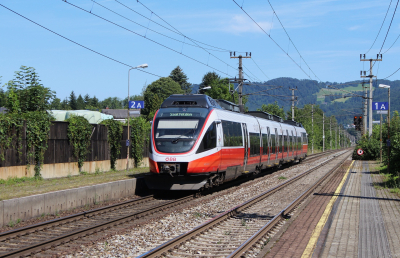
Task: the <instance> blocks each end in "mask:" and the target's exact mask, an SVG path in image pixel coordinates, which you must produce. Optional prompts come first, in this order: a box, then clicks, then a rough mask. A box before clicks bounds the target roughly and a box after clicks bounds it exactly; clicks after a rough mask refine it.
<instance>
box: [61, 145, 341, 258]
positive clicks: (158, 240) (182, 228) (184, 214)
mask: <svg viewBox="0 0 400 258" xmlns="http://www.w3.org/2000/svg"><path fill="white" fill-rule="evenodd" d="M341 153H344V152H341ZM336 155H337V154H336ZM331 157H332V156H328V157H325V158H322V159H319V160H316V161H314V162H312V163H309V164H298V165H296V166H293V167H290V168H288V169H285V170H281V171H278V172H276V173H274V174H271V175H268V176H266V177H262V178H258V179H255V180H252V181H249V182H247V183H244V184H242V185H241V186H238V187H233V188H230V189H227V190H224V191H221V192H217V193H214V194H211V195H208V196H204V197H201V198H198V199H197V200H196V204H197V206H194V207H192V208H187V209H183V210H180V211H174V212H172V213H171V214H169V215H167V216H165V217H164V218H163V219H160V220H158V221H155V222H152V223H148V224H144V225H139V226H136V227H134V228H133V229H132V230H131V231H128V232H126V233H124V234H122V235H114V236H113V237H111V238H110V239H108V240H107V241H105V242H98V243H97V244H96V245H94V246H91V247H83V248H82V251H81V252H79V253H76V254H74V255H71V256H68V257H136V256H138V255H140V254H143V253H145V252H147V251H149V250H151V249H152V248H154V247H156V246H158V245H160V244H162V243H164V242H166V241H168V240H170V239H172V238H174V237H176V236H178V235H180V234H183V233H185V232H187V231H189V230H191V229H193V228H194V227H196V226H198V225H200V224H202V223H203V222H205V221H207V220H208V219H210V218H211V217H213V216H215V215H217V214H219V213H222V212H224V211H226V210H228V209H230V208H232V207H235V206H237V205H238V204H240V203H242V202H245V201H247V200H249V199H251V198H253V197H255V196H257V195H259V194H261V193H262V192H264V191H266V190H268V189H270V188H272V187H274V186H276V185H278V184H280V183H282V182H283V181H284V180H286V179H290V178H292V177H294V176H296V175H298V174H300V173H302V172H304V171H305V170H307V169H308V168H310V167H314V166H316V165H318V164H320V163H322V162H324V161H325V160H326V159H328V158H331Z"/></svg>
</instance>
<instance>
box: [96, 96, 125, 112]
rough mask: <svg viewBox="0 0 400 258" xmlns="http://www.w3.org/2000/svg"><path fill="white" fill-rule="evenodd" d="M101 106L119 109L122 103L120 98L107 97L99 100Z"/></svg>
mask: <svg viewBox="0 0 400 258" xmlns="http://www.w3.org/2000/svg"><path fill="white" fill-rule="evenodd" d="M100 106H101V108H107V107H108V108H110V109H121V108H122V103H121V100H120V99H119V98H117V97H109V98H106V99H105V100H103V101H102V102H101V105H100Z"/></svg>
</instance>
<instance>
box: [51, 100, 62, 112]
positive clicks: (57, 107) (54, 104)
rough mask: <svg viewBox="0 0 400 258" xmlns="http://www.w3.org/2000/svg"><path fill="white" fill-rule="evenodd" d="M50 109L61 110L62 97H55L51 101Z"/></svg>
mask: <svg viewBox="0 0 400 258" xmlns="http://www.w3.org/2000/svg"><path fill="white" fill-rule="evenodd" d="M50 109H52V110H61V109H62V105H61V99H59V98H54V99H53V101H52V102H51V105H50Z"/></svg>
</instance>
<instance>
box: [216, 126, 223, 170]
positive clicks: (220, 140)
mask: <svg viewBox="0 0 400 258" xmlns="http://www.w3.org/2000/svg"><path fill="white" fill-rule="evenodd" d="M215 123H216V125H217V151H218V153H219V161H220V163H219V164H218V168H219V169H220V168H221V163H222V159H221V155H222V147H223V145H224V131H223V130H222V124H221V121H218V120H217V121H215Z"/></svg>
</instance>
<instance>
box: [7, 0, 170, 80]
mask: <svg viewBox="0 0 400 258" xmlns="http://www.w3.org/2000/svg"><path fill="white" fill-rule="evenodd" d="M0 6H2V7H3V8H5V9H7V10H9V11H11V12H13V13H15V14H16V15H18V16H20V17H22V18H24V19H25V20H28V21H30V22H32V23H33V24H36V25H37V26H39V27H41V28H43V29H45V30H47V31H49V32H51V33H53V34H55V35H57V36H59V37H61V38H63V39H66V40H68V41H69V42H72V43H74V44H76V45H78V46H80V47H83V48H84V49H86V50H89V51H91V52H93V53H96V54H98V55H100V56H102V57H105V58H107V59H109V60H112V61H114V62H117V63H119V64H122V65H125V66H127V67H133V66H132V65H129V64H126V63H124V62H121V61H118V60H117V59H114V58H112V57H109V56H107V55H104V54H102V53H100V52H98V51H96V50H93V49H91V48H88V47H86V46H84V45H82V44H80V43H78V42H76V41H74V40H72V39H69V38H67V37H65V36H63V35H61V34H59V33H57V32H55V31H53V30H51V29H49V28H47V27H45V26H43V25H41V24H39V23H37V22H35V21H33V20H31V19H29V18H27V17H25V16H23V15H22V14H19V13H17V12H16V11H14V10H11V9H10V8H8V7H6V6H4V5H2V4H0ZM137 70H138V71H141V72H143V73H147V74H150V75H153V76H156V77H159V78H161V77H162V76H160V75H157V74H154V73H150V72H147V71H144V70H142V69H137Z"/></svg>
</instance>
